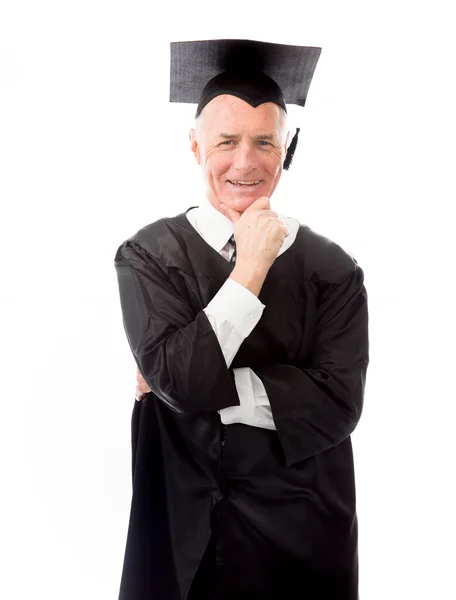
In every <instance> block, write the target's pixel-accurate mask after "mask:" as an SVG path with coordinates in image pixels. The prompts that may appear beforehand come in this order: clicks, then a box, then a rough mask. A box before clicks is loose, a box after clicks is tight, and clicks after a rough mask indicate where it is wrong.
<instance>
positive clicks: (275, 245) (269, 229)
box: [220, 196, 290, 273]
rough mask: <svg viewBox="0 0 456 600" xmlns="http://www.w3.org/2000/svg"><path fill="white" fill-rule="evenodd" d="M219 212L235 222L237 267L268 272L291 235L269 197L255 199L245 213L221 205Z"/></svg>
mask: <svg viewBox="0 0 456 600" xmlns="http://www.w3.org/2000/svg"><path fill="white" fill-rule="evenodd" d="M220 211H221V212H222V213H223V214H224V215H225V216H226V217H228V218H229V219H230V221H232V222H233V223H234V239H235V240H236V251H237V252H236V265H238V264H239V265H250V266H251V267H253V268H254V269H255V270H257V271H260V272H266V273H267V272H268V270H269V268H270V267H271V266H272V264H273V262H274V261H275V259H276V258H277V255H278V253H279V251H280V248H281V246H282V244H283V242H284V240H285V238H286V237H287V236H288V235H289V233H290V232H289V231H288V227H287V226H286V225H285V223H284V222H283V221H282V220H281V219H280V218H279V216H278V214H277V212H275V211H274V210H271V202H270V199H269V198H268V196H262V197H261V198H258V200H255V202H253V203H252V204H251V205H250V206H249V207H248V208H247V209H246V210H245V211H244V212H243V213H240V212H238V211H236V210H234V209H232V208H230V207H229V206H226V204H223V203H220Z"/></svg>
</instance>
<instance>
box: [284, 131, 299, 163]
mask: <svg viewBox="0 0 456 600" xmlns="http://www.w3.org/2000/svg"><path fill="white" fill-rule="evenodd" d="M300 131H301V130H300V129H299V127H296V133H295V134H294V136H293V139H292V140H291V144H290V145H289V146H288V150H287V155H286V156H285V160H284V161H283V168H284V169H285V170H287V171H288V168H289V167H290V165H291V161H292V160H293V155H294V153H295V150H296V145H297V143H298V134H299V132H300Z"/></svg>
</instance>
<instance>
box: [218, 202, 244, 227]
mask: <svg viewBox="0 0 456 600" xmlns="http://www.w3.org/2000/svg"><path fill="white" fill-rule="evenodd" d="M220 210H221V211H222V213H223V214H224V215H225V216H226V217H228V219H230V221H232V222H233V223H237V222H238V221H239V219H240V218H241V213H240V212H238V211H237V210H234V209H233V208H230V207H229V206H227V205H226V204H223V203H222V202H221V203H220Z"/></svg>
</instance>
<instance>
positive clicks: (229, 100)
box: [195, 94, 287, 133]
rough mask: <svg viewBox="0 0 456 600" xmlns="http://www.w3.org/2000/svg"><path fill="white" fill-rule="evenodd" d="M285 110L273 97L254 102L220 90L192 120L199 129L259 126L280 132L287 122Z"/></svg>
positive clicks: (265, 129) (273, 131)
mask: <svg viewBox="0 0 456 600" xmlns="http://www.w3.org/2000/svg"><path fill="white" fill-rule="evenodd" d="M286 117H287V113H286V112H285V110H284V109H283V108H282V107H281V106H279V105H278V104H276V103H275V102H273V101H266V102H262V103H260V104H258V105H257V106H253V105H252V103H251V102H248V101H246V100H243V99H241V98H239V97H238V96H237V95H233V94H220V95H218V96H216V97H215V98H213V99H212V100H210V101H209V102H208V103H207V104H206V105H205V106H204V108H203V109H202V110H201V112H200V114H199V116H198V117H197V119H196V121H195V123H196V125H197V127H198V128H199V129H204V130H206V131H207V130H212V131H214V130H218V129H220V128H222V129H224V130H226V129H227V128H232V129H233V130H236V129H238V128H241V129H246V128H247V129H252V130H255V129H256V128H260V129H261V130H262V131H267V130H270V133H281V132H282V130H283V129H284V128H286V125H287V119H286Z"/></svg>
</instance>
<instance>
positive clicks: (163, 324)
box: [114, 241, 239, 413]
mask: <svg viewBox="0 0 456 600" xmlns="http://www.w3.org/2000/svg"><path fill="white" fill-rule="evenodd" d="M114 265H115V268H116V273H117V279H118V285H119V293H120V302H121V309H122V317H123V325H124V329H125V333H126V336H127V339H128V342H129V345H130V348H131V351H132V353H133V356H134V358H135V360H136V363H137V366H138V368H139V370H140V371H141V373H142V375H143V377H144V380H145V381H146V382H147V384H148V385H149V386H150V388H151V389H152V390H153V393H154V394H156V395H157V396H158V397H159V398H160V399H161V400H162V401H163V402H165V403H166V404H167V405H168V406H169V407H170V408H171V409H173V410H175V411H177V412H186V413H198V412H210V411H216V410H220V409H223V408H226V407H228V406H236V405H239V397H238V395H237V392H236V386H235V383H234V375H233V372H232V370H229V369H227V365H226V361H225V357H224V356H223V353H222V351H221V348H220V344H219V342H218V339H217V336H216V335H215V333H214V330H213V328H212V325H211V324H210V322H209V320H208V318H207V316H206V313H205V312H204V311H203V310H201V311H200V312H199V313H198V314H197V315H196V318H195V314H194V312H193V310H192V309H191V306H190V304H189V302H188V300H187V299H186V298H184V297H182V295H181V293H179V290H178V288H177V286H176V285H174V283H173V281H172V280H171V279H170V277H169V274H168V273H167V272H166V271H165V270H164V269H163V267H161V266H160V265H159V264H158V263H157V262H156V261H155V260H154V258H153V257H151V256H150V255H148V253H147V252H146V250H144V248H142V247H141V246H140V245H139V244H136V243H134V242H130V241H127V242H125V243H123V244H122V245H121V246H120V247H119V248H118V250H117V253H116V256H115V260H114Z"/></svg>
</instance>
